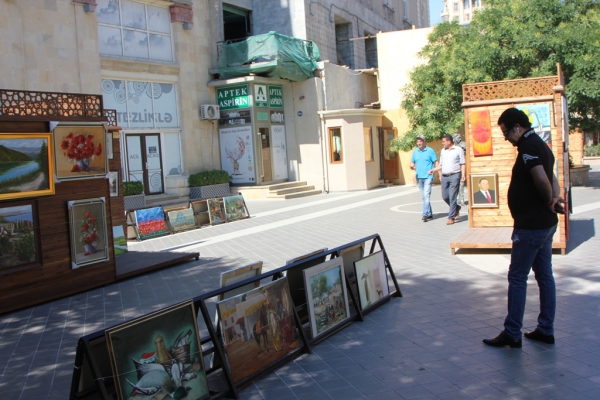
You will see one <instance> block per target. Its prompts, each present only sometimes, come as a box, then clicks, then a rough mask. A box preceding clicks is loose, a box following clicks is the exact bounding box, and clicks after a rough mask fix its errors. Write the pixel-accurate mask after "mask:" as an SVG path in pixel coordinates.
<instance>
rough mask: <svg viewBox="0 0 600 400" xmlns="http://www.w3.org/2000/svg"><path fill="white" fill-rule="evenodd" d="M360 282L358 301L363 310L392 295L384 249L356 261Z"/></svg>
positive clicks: (356, 271) (358, 281) (356, 272)
mask: <svg viewBox="0 0 600 400" xmlns="http://www.w3.org/2000/svg"><path fill="white" fill-rule="evenodd" d="M354 273H355V274H356V279H357V283H358V303H359V304H360V309H361V310H363V311H364V310H367V309H369V308H372V307H374V306H376V305H377V304H378V303H380V302H382V301H383V300H385V299H386V298H387V297H388V296H389V295H390V287H389V286H388V280H387V272H386V270H385V258H384V256H383V251H378V252H376V253H373V254H369V255H368V256H366V257H364V258H362V259H360V260H358V261H355V262H354Z"/></svg>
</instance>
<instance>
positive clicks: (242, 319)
mask: <svg viewBox="0 0 600 400" xmlns="http://www.w3.org/2000/svg"><path fill="white" fill-rule="evenodd" d="M293 307H294V304H293V303H292V299H291V298H290V294H289V291H288V286H287V279H286V278H285V277H284V278H280V279H277V280H276V281H273V282H270V283H268V284H266V285H263V286H260V287H258V288H256V289H253V290H251V291H249V292H246V293H243V294H239V295H237V296H235V297H230V298H228V299H225V300H222V301H219V302H218V303H217V311H218V313H219V320H220V324H221V335H222V338H223V344H224V346H225V354H226V356H227V362H228V364H229V369H230V370H231V375H232V378H233V381H234V382H235V383H239V382H240V381H243V380H244V379H246V378H248V377H250V376H252V375H253V374H256V373H257V372H259V371H260V370H261V369H263V368H265V367H267V366H269V365H271V364H273V363H274V362H276V361H278V360H280V359H281V358H282V357H284V356H286V355H287V354H289V353H290V352H292V351H294V350H295V349H298V348H299V347H300V339H299V333H298V331H297V329H296V322H295V320H294V309H293Z"/></svg>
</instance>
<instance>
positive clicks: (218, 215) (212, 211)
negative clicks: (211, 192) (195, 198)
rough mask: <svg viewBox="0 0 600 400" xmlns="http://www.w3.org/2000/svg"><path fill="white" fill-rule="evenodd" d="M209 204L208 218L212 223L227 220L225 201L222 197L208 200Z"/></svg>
mask: <svg viewBox="0 0 600 400" xmlns="http://www.w3.org/2000/svg"><path fill="white" fill-rule="evenodd" d="M206 202H207V204H208V218H209V219H210V224H211V225H217V224H222V223H223V222H226V221H227V220H226V219H225V211H223V203H221V199H218V198H214V199H208V200H206Z"/></svg>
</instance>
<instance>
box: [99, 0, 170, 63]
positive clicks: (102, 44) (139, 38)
mask: <svg viewBox="0 0 600 400" xmlns="http://www.w3.org/2000/svg"><path fill="white" fill-rule="evenodd" d="M97 2H98V7H97V8H96V15H97V17H98V42H99V45H98V46H99V48H100V54H102V55H108V56H122V57H130V58H140V59H145V60H155V61H169V62H172V61H173V45H172V42H171V16H170V13H169V9H168V8H162V7H155V6H151V5H149V4H144V3H137V2H134V1H130V0H97Z"/></svg>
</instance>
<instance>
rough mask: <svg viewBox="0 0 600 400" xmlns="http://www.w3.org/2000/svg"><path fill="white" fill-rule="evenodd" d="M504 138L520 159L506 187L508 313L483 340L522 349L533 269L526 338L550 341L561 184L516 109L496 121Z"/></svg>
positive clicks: (526, 120)
mask: <svg viewBox="0 0 600 400" xmlns="http://www.w3.org/2000/svg"><path fill="white" fill-rule="evenodd" d="M498 125H500V129H502V133H503V134H504V139H505V140H508V141H509V142H511V143H512V145H513V146H515V147H517V149H518V155H517V159H516V161H515V165H514V166H513V169H512V176H511V180H510V186H509V188H508V208H509V209H510V213H511V215H512V217H513V219H514V229H513V233H512V242H513V243H512V251H511V257H510V267H509V270H508V315H507V317H506V319H505V320H504V330H503V331H502V332H500V334H499V335H498V336H496V337H495V338H492V339H484V340H483V342H484V343H485V344H487V345H490V346H495V347H503V346H510V347H516V348H519V347H521V327H522V326H523V314H524V312H525V300H526V296H527V276H528V275H529V272H530V271H531V269H532V268H533V272H534V273H535V279H536V281H537V284H538V288H539V291H540V314H539V315H538V325H537V328H536V329H535V330H534V331H532V332H527V333H525V337H526V338H528V339H531V340H537V341H540V342H544V343H549V344H553V343H554V314H555V312H556V287H555V284H554V276H553V275H552V238H553V236H554V233H555V232H556V225H557V223H558V217H557V215H556V214H557V212H561V213H562V212H563V208H562V205H561V203H564V202H565V201H564V200H563V199H562V198H560V196H559V186H558V181H557V180H556V177H555V176H554V173H553V172H552V168H553V166H554V155H553V154H552V151H551V150H550V149H549V148H548V146H546V143H545V142H544V141H543V140H542V139H541V138H540V137H539V136H538V135H537V134H536V133H535V131H534V130H533V129H531V123H530V122H529V118H528V117H527V115H526V114H525V113H524V112H523V111H520V110H518V109H516V108H509V109H507V110H505V111H504V112H503V113H502V115H501V116H500V118H499V119H498Z"/></svg>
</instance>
